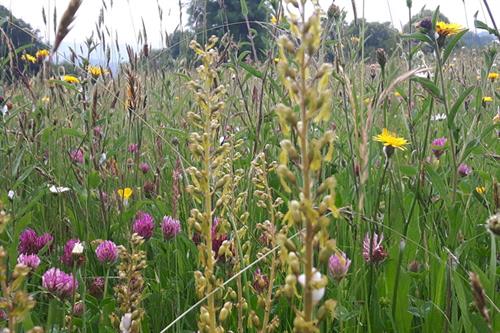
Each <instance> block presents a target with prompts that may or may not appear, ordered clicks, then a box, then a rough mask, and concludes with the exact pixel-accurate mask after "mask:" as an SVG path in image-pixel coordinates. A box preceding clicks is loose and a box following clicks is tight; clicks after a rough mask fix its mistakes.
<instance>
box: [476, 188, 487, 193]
mask: <svg viewBox="0 0 500 333" xmlns="http://www.w3.org/2000/svg"><path fill="white" fill-rule="evenodd" d="M476 192H477V193H478V194H484V192H486V187H484V186H478V187H476Z"/></svg>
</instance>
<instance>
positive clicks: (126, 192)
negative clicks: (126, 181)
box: [117, 187, 134, 200]
mask: <svg viewBox="0 0 500 333" xmlns="http://www.w3.org/2000/svg"><path fill="white" fill-rule="evenodd" d="M117 193H118V195H119V196H120V198H122V199H123V200H128V199H130V197H131V196H132V194H134V191H133V190H132V189H131V188H130V187H125V188H120V189H118V191H117Z"/></svg>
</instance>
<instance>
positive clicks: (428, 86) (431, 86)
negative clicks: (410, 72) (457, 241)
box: [412, 77, 443, 100]
mask: <svg viewBox="0 0 500 333" xmlns="http://www.w3.org/2000/svg"><path fill="white" fill-rule="evenodd" d="M412 80H413V81H416V82H418V83H420V85H421V86H422V88H424V89H425V90H427V91H428V92H429V93H430V94H431V95H432V96H434V97H436V98H437V99H439V100H443V96H442V95H441V91H440V90H439V88H438V87H437V86H436V84H435V83H434V82H432V81H431V80H429V79H426V78H423V77H414V78H412Z"/></svg>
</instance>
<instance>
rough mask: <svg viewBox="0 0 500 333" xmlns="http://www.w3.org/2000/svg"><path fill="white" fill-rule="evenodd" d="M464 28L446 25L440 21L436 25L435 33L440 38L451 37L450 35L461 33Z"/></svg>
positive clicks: (458, 25) (452, 24)
mask: <svg viewBox="0 0 500 333" xmlns="http://www.w3.org/2000/svg"><path fill="white" fill-rule="evenodd" d="M463 29H464V28H463V27H462V26H461V25H460V24H457V23H446V22H443V21H440V22H438V23H436V32H437V33H438V34H439V35H440V36H444V37H446V36H451V35H456V34H457V33H459V32H460V31H462V30H463Z"/></svg>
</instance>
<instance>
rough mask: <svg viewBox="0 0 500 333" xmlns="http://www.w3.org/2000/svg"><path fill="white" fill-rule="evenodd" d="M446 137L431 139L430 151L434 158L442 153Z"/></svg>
mask: <svg viewBox="0 0 500 333" xmlns="http://www.w3.org/2000/svg"><path fill="white" fill-rule="evenodd" d="M447 141H448V139H446V138H445V137H442V138H437V139H434V140H433V141H432V153H433V154H434V156H436V158H439V157H441V155H443V154H444V148H445V146H446V142H447Z"/></svg>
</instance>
